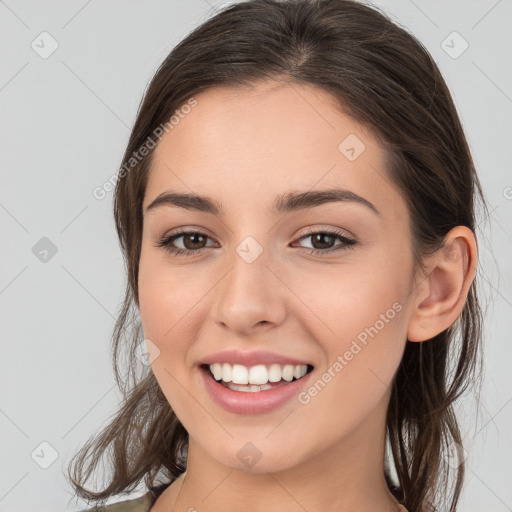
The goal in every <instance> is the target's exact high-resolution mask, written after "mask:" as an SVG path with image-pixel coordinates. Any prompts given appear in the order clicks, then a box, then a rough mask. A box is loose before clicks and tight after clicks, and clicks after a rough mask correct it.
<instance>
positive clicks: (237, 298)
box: [211, 251, 290, 336]
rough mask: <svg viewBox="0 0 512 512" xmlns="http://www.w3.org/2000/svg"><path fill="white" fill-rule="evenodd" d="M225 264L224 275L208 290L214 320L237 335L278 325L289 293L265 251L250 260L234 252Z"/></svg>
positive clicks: (285, 312) (284, 311)
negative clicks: (227, 264) (226, 265)
mask: <svg viewBox="0 0 512 512" xmlns="http://www.w3.org/2000/svg"><path fill="white" fill-rule="evenodd" d="M229 263H230V264H231V265H230V266H229V268H228V269H227V271H226V273H224V277H223V278H221V281H220V282H219V284H218V286H216V287H215V288H214V290H212V293H213V294H214V304H213V307H212V309H211V314H212V315H213V319H214V321H215V322H216V323H217V324H220V325H221V326H222V327H223V328H224V329H229V330H231V331H233V334H238V335H240V336H244V335H250V334H251V333H252V332H253V331H254V329H258V330H259V329H270V328H272V327H275V326H276V325H279V324H281V323H282V322H283V321H284V319H285V317H286V314H287V308H286V301H287V298H289V295H290V292H289V291H288V289H287V287H286V286H285V284H284V283H283V281H282V278H280V276H279V274H280V273H281V274H282V272H279V269H278V268H275V267H276V265H275V264H273V263H272V262H270V261H269V258H267V257H266V253H265V251H263V253H262V254H260V255H259V256H258V257H257V258H256V259H255V260H254V261H252V262H248V261H247V260H245V259H244V258H243V257H241V256H239V254H235V255H234V257H233V258H231V259H230V262H229ZM273 267H274V268H273ZM286 291H288V293H286Z"/></svg>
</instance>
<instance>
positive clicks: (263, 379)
mask: <svg viewBox="0 0 512 512" xmlns="http://www.w3.org/2000/svg"><path fill="white" fill-rule="evenodd" d="M267 382H268V372H267V369H266V368H265V365H264V364H258V365H256V366H251V367H250V368H249V383H250V384H266V383H267Z"/></svg>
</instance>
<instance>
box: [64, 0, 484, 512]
mask: <svg viewBox="0 0 512 512" xmlns="http://www.w3.org/2000/svg"><path fill="white" fill-rule="evenodd" d="M478 199H482V200H483V198H482V192H481V188H480V185H479V181H478V178H477V176H476V173H475V169H474V165H473V162H472V158H471V155H470V151H469V149H468V145H467V142H466V139H465V136H464V133H463V130H462V127H461V123H460V121H459V118H458V115H457V112H456V109H455V107H454V104H453V102H452V99H451V96H450V93H449V91H448V89H447V86H446V84H445V82H444V80H443V78H442V76H441V74H440V72H439V70H438V68H437V66H436V64H435V63H434V61H433V59H432V58H431V56H430V55H429V54H428V52H427V51H426V50H425V48H424V47H423V46H422V45H421V44H420V43H419V42H418V41H417V40H416V39H415V38H414V37H413V36H412V35H410V34H409V33H408V32H406V31H405V30H404V29H402V28H400V27H398V26H397V25H396V24H394V23H392V22H391V21H390V20H389V19H388V18H387V17H386V16H384V15H383V14H382V13H380V12H379V11H378V10H376V9H374V8H371V7H369V6H366V5H363V4H360V3H357V2H355V1H350V0H284V1H277V0H250V1H247V2H241V3H237V4H234V5H232V6H229V7H227V8H225V9H224V10H223V11H221V12H220V13H218V14H216V15H215V16H214V17H212V18H211V19H209V20H207V21H206V22H205V23H203V24H202V25H201V26H199V27H198V28H197V29H196V30H194V31H193V32H192V33H191V34H190V35H189V36H188V37H186V38H185V39H184V40H183V41H182V42H181V43H180V44H178V45H177V46H176V47H175V48H174V49H173V51H172V52H171V53H170V54H169V56H168V57H167V58H166V59H165V61H164V62H163V63H162V65H161V66H160V68H159V70H158V71H157V73H156V75H155V76H154V78H153V80H152V81H151V84H150V85H149V88H148V90H147V92H146V94H145V98H144V100H143V102H142V104H141V106H140V109H139V112H138V116H137V119H136V122H135V125H134V128H133V131H132V134H131V138H130V140H129V143H128V147H127V149H126V152H125V155H124V159H123V162H122V166H121V169H120V171H119V175H118V180H117V183H116V191H115V202H114V213H115V220H116V227H117V231H118V235H119V239H120V243H121V247H122V250H123V252H124V256H125V258H126V265H127V272H128V282H127V289H126V298H125V302H124V307H123V309H122V311H121V313H120V316H119V319H118V322H117V324H116V330H115V333H114V358H115V363H116V364H117V360H118V357H119V354H120V353H121V352H126V353H129V354H130V356H131V367H130V368H131V373H130V374H129V375H128V377H127V378H126V380H123V378H122V377H121V376H120V372H119V371H118V369H117V368H116V372H117V373H116V378H117V379H118V382H119V383H120V385H121V388H122V390H123V392H124V395H125V400H124V402H123V404H122V407H121V409H120V411H119V413H118V414H117V416H116V417H115V419H114V421H112V423H111V424H110V425H108V426H107V428H105V429H104V431H103V432H102V433H101V435H100V436H99V437H98V438H96V439H94V438H93V439H91V440H90V441H89V442H88V443H87V444H86V446H84V447H83V449H82V450H81V452H80V453H79V454H77V455H78V458H77V459H76V460H73V461H72V467H71V465H70V475H71V481H72V484H73V485H74V487H75V489H76V492H77V494H79V495H80V496H81V497H82V498H85V499H88V500H90V501H95V502H96V503H97V504H104V502H105V500H106V499H107V498H109V497H112V496H115V495H117V494H121V493H127V492H130V491H131V490H133V489H134V488H135V487H136V485H137V484H138V483H140V481H141V480H144V482H145V484H146V486H147V488H148V492H147V493H146V494H145V495H144V496H143V497H142V498H139V499H138V500H128V501H123V502H122V503H118V504H115V505H110V506H109V507H107V510H135V511H138V512H139V511H140V512H142V511H144V512H148V511H151V512H163V511H171V510H173V511H176V512H183V511H194V510H197V511H199V512H203V511H204V512H206V511H208V512H214V511H215V512H218V511H221V510H222V511H223V512H231V511H234V510H240V509H243V510H244V511H248V512H259V511H265V512H273V511H277V510H279V511H281V512H282V511H290V512H291V511H299V510H302V511H310V512H312V511H318V510H322V511H337V512H341V511H349V510H350V511H353V510H357V511H358V512H369V511H376V510H378V511H380V512H392V511H395V512H396V511H402V512H403V511H404V510H405V511H408V512H427V511H428V512H430V511H435V510H443V511H448V510H449V511H455V510H456V507H457V502H458V499H459V495H460V492H461V487H462V483H463V477H464V460H463V458H462V457H458V456H459V455H460V453H461V451H462V441H461V436H460V432H459V427H458V422H457V418H456V416H455V415H454V410H453V404H454V401H455V400H456V399H457V398H458V397H459V396H460V394H461V393H462V392H463V391H464V390H465V389H466V387H467V386H468V384H470V383H472V382H473V379H474V374H475V369H476V367H477V361H478V356H479V344H480V337H481V311H480V308H479V306H478V300H477V295H476V291H475V273H476V269H477V243H476V239H475V228H476V220H475V216H474V209H475V208H474V205H475V203H476V200H478ZM141 344H142V345H143V346H144V347H146V348H147V351H148V357H149V363H150V365H149V364H148V365H146V366H144V364H141V363H140V361H139V359H138V358H137V353H138V350H139V348H140V346H141ZM140 368H142V369H143V373H142V376H141V375H139V374H138V373H137V372H138V371H139V369H140ZM139 373H140V372H139ZM130 376H131V380H130ZM105 452H107V453H108V454H109V457H110V462H111V470H112V474H111V476H110V477H109V482H108V483H107V484H106V485H105V486H104V488H103V489H101V490H100V491H92V490H90V489H88V488H87V487H86V481H87V479H88V478H89V476H90V475H91V474H92V473H93V472H94V471H95V469H96V468H97V466H98V465H99V463H100V461H101V459H102V457H103V455H104V454H105ZM452 476H453V477H455V480H454V486H453V488H448V482H449V478H451V477H452Z"/></svg>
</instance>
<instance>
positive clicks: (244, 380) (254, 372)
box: [201, 363, 314, 393]
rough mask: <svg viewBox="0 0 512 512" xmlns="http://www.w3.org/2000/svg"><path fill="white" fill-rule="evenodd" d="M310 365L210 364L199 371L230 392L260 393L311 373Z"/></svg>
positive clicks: (311, 367)
mask: <svg viewBox="0 0 512 512" xmlns="http://www.w3.org/2000/svg"><path fill="white" fill-rule="evenodd" d="M313 368H314V367H313V366H312V365H310V364H301V365H282V364H270V365H263V364H260V365H255V366H251V367H247V366H244V365H240V364H233V365H231V364H229V363H212V364H202V365H201V369H202V370H203V371H205V372H206V373H207V374H208V375H209V376H210V377H211V378H212V379H213V380H215V381H216V382H217V383H218V384H220V385H222V386H224V387H225V388H228V389H231V390H232V391H242V392H249V393H251V392H252V393H254V392H260V391H266V390H270V389H273V388H275V387H279V386H286V385H287V384H290V383H292V382H295V381H296V380H300V379H301V378H302V377H304V376H305V375H307V374H309V373H311V372H312V371H313Z"/></svg>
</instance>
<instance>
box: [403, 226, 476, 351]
mask: <svg viewBox="0 0 512 512" xmlns="http://www.w3.org/2000/svg"><path fill="white" fill-rule="evenodd" d="M444 241H445V243H444V246H443V248H441V249H439V250H438V251H437V252H436V253H434V254H433V255H431V256H429V257H428V259H427V261H426V262H425V263H426V266H427V276H426V277H424V276H421V277H420V279H421V281H420V282H419V284H418V285H417V287H416V290H415V292H416V293H415V298H414V301H413V309H412V311H411V317H410V320H409V328H408V331H407V339H408V340H409V341H425V340H429V339H431V338H433V337H434V336H436V335H437V334H439V333H441V332H443V331H444V330H445V329H448V327H450V326H451V325H452V324H453V323H454V322H455V321H456V320H457V318H458V317H459V315H460V313H461V312H462V309H463V307H464V303H465V302H466V297H467V294H468V291H469V287H470V286H471V283H472V282H473V279H474V277H475V273H476V267H477V247H476V240H475V236H474V234H473V232H472V231H471V230H470V229H469V228H467V227H466V226H456V227H454V228H453V229H452V230H450V231H449V233H448V234H447V235H446V237H445V240H444Z"/></svg>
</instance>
